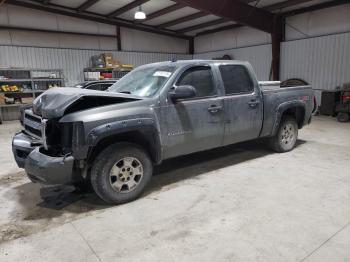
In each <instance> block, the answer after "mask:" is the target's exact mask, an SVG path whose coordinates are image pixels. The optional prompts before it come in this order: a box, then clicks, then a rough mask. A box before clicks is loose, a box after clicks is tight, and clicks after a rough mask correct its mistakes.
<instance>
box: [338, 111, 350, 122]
mask: <svg viewBox="0 0 350 262" xmlns="http://www.w3.org/2000/svg"><path fill="white" fill-rule="evenodd" d="M349 119H350V116H349V114H348V113H345V112H340V113H338V115H337V120H338V121H339V122H348V121H349Z"/></svg>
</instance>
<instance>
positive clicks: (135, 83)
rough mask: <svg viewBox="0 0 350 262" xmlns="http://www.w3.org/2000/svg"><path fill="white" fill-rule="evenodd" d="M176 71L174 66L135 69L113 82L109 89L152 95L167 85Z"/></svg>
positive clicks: (110, 90)
mask: <svg viewBox="0 0 350 262" xmlns="http://www.w3.org/2000/svg"><path fill="white" fill-rule="evenodd" d="M174 71H175V67H174V66H161V67H160V66H158V67H147V68H140V69H135V70H134V71H131V72H130V73H129V74H127V75H125V76H124V77H123V78H121V79H120V80H119V81H118V82H117V83H115V84H113V85H112V86H111V87H110V88H109V89H108V91H109V92H117V93H126V94H131V95H135V96H142V97H151V96H153V95H154V94H155V93H156V92H157V91H158V90H159V89H160V88H162V87H163V86H164V85H165V83H166V82H167V81H168V79H169V77H170V76H171V75H172V74H173V72H174Z"/></svg>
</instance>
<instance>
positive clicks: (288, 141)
mask: <svg viewBox="0 0 350 262" xmlns="http://www.w3.org/2000/svg"><path fill="white" fill-rule="evenodd" d="M297 138H298V125H297V122H296V120H295V118H294V117H290V116H287V117H284V118H283V119H282V121H281V124H280V126H279V128H278V131H277V134H276V135H275V136H274V137H271V138H270V141H269V144H270V147H271V148H272V149H273V150H274V151H276V152H278V153H284V152H288V151H291V150H292V149H293V148H294V147H295V144H296V141H297Z"/></svg>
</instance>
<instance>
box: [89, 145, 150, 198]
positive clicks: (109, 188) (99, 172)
mask: <svg viewBox="0 0 350 262" xmlns="http://www.w3.org/2000/svg"><path fill="white" fill-rule="evenodd" d="M152 172H153V166H152V162H151V159H150V157H149V156H148V154H147V153H146V152H145V151H144V150H143V149H142V148H141V147H139V146H137V145H134V144H131V143H116V144H113V145H111V146H109V147H107V148H106V149H105V150H103V151H102V152H101V153H100V154H99V155H98V157H97V158H96V160H95V162H94V165H93V167H92V170H91V184H92V187H93V188H94V191H95V192H96V194H97V195H98V196H99V197H100V198H102V199H103V200H104V201H105V202H107V203H110V204H121V203H125V202H129V201H132V200H135V199H136V198H137V197H138V196H139V195H140V194H141V193H142V192H143V190H144V188H145V187H146V185H147V184H148V183H149V181H150V180H151V177H152Z"/></svg>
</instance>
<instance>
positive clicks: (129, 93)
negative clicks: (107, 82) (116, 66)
mask: <svg viewBox="0 0 350 262" xmlns="http://www.w3.org/2000/svg"><path fill="white" fill-rule="evenodd" d="M118 93H122V94H128V95H131V92H130V91H120V92H118Z"/></svg>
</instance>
